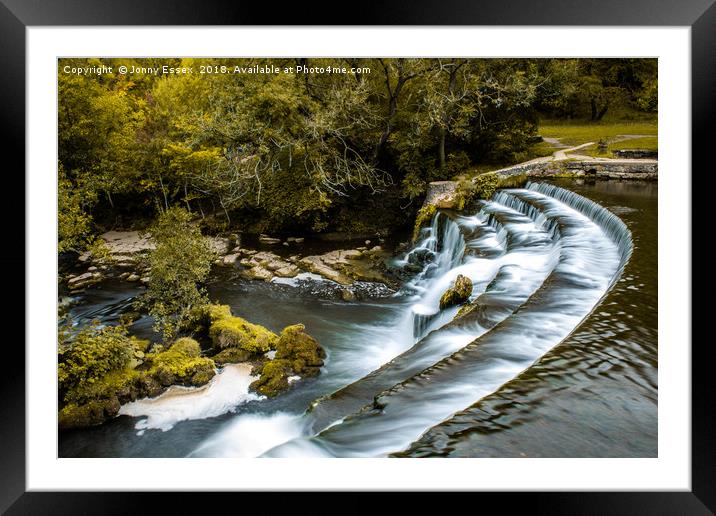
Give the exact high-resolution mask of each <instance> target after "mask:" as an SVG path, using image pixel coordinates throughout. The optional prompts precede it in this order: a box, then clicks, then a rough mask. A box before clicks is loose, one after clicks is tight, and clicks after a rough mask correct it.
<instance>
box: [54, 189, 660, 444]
mask: <svg viewBox="0 0 716 516" xmlns="http://www.w3.org/2000/svg"><path fill="white" fill-rule="evenodd" d="M559 184H560V186H562V187H564V188H566V189H567V190H569V191H571V192H575V193H577V194H580V195H582V196H584V197H586V198H588V199H592V200H594V201H596V202H597V203H599V204H600V205H602V206H604V207H606V208H607V210H609V211H610V212H612V213H615V214H616V215H618V217H619V218H620V219H621V220H622V221H624V223H625V224H626V227H627V228H628V231H627V230H626V228H623V227H622V225H621V222H619V221H618V220H612V218H610V217H611V215H610V214H609V212H606V211H604V210H601V208H599V207H598V206H596V207H595V206H592V205H589V206H588V205H587V204H585V203H584V202H582V201H581V198H577V197H570V196H569V192H567V194H566V195H567V197H564V198H561V197H560V194H559V193H558V191H556V190H550V187H549V186H546V185H541V186H540V185H533V187H532V188H530V189H529V190H514V191H505V192H501V193H498V194H496V196H494V197H493V199H492V201H491V202H489V203H482V205H481V206H480V207H479V209H477V210H476V211H475V212H474V214H468V216H464V215H463V216H460V215H455V214H443V213H440V214H438V215H437V216H436V217H435V218H434V220H433V223H432V225H431V226H430V227H429V228H426V229H425V230H424V231H423V234H422V235H421V239H420V242H419V244H418V245H417V246H416V248H415V249H414V250H413V251H412V252H413V253H419V254H421V255H425V254H431V256H432V258H433V259H432V260H431V261H430V263H429V265H428V266H427V267H426V269H425V270H424V271H423V273H421V274H419V275H418V276H417V277H416V278H415V279H414V280H412V281H411V282H409V284H408V285H406V286H405V288H404V289H403V290H402V291H401V292H400V293H398V294H397V295H388V294H387V293H385V292H381V291H378V294H380V295H376V296H375V297H373V298H371V299H370V300H367V301H360V302H345V301H342V300H340V298H338V297H337V296H336V295H334V293H333V291H332V285H330V284H329V283H327V282H325V281H317V280H316V278H313V277H310V276H308V277H304V279H300V278H299V279H298V280H289V281H286V282H283V283H264V282H258V281H249V280H243V279H241V278H240V277H238V275H236V274H234V273H232V272H230V271H226V270H219V271H217V273H216V274H215V275H214V276H213V277H212V281H211V283H210V285H209V291H210V295H211V297H212V298H213V299H215V300H217V301H220V302H222V303H226V304H229V305H231V307H232V310H233V312H234V313H235V314H237V315H241V316H242V317H245V318H247V319H248V320H251V321H253V322H256V323H259V324H262V325H265V326H267V327H268V328H270V329H272V330H274V331H278V330H280V329H281V328H282V327H284V326H286V325H288V324H293V323H297V322H302V323H303V324H305V326H306V329H307V331H308V332H309V333H310V334H311V335H313V336H314V337H315V338H316V339H317V340H318V341H319V342H320V343H321V344H322V345H323V346H324V348H325V349H326V351H327V354H328V357H327V359H326V366H325V368H324V370H323V372H322V373H321V375H319V377H317V378H315V379H310V380H302V381H301V385H298V386H297V388H295V389H292V390H291V391H290V392H288V393H287V394H285V395H282V396H279V397H277V398H276V399H273V400H266V399H258V397H256V396H254V395H252V394H250V393H247V392H246V386H247V384H248V377H247V375H248V372H247V371H246V370H241V369H240V368H225V370H224V371H223V372H222V373H221V374H219V375H217V377H215V380H214V381H213V382H212V384H210V385H209V386H208V387H206V388H203V390H202V391H201V392H181V391H179V390H177V389H174V390H172V391H171V392H168V393H166V394H165V395H163V396H162V397H161V398H160V399H157V400H152V401H148V402H140V403H138V404H131V405H132V406H131V407H127V406H125V408H123V413H124V414H133V415H134V416H137V417H130V416H128V415H122V416H119V417H117V418H116V419H114V420H112V421H110V422H108V423H106V424H104V425H101V426H99V427H95V428H91V429H83V430H73V431H65V432H61V433H60V435H59V455H60V456H62V457H193V456H199V457H237V456H239V457H240V456H245V457H251V456H259V455H266V456H305V455H311V456H346V457H361V456H391V455H392V456H410V457H421V456H456V457H483V456H489V457H513V456H539V457H565V456H569V457H654V456H656V453H657V382H656V378H657V323H656V321H657V254H656V253H657V184H656V183H655V182H634V181H631V182H622V181H597V182H588V181H584V180H570V181H563V182H559ZM631 240H633V244H634V245H633V250H632V246H631ZM630 255H631V257H629V256H630ZM407 258H408V257H403V259H407ZM624 263H626V267H625V268H624V270H623V272H622V268H623V265H624ZM457 274H463V275H466V276H468V277H470V278H471V279H472V281H473V283H474V285H475V288H474V291H473V295H472V297H473V298H476V299H478V300H479V301H480V303H481V305H480V308H479V310H475V311H473V312H471V313H469V314H467V315H465V316H464V317H462V318H459V319H456V320H455V321H451V320H452V319H453V316H454V315H455V313H456V312H457V308H453V309H448V310H445V311H442V312H439V311H438V310H437V303H438V300H439V297H440V294H441V293H442V292H443V291H444V290H445V288H447V287H448V286H449V285H450V283H451V282H452V281H453V280H454V279H455V277H456V276H457ZM612 284H613V285H612ZM610 287H611V290H609V289H610ZM140 291H141V289H140V288H138V287H136V286H133V285H132V284H128V283H120V282H105V283H103V284H100V285H98V286H95V287H91V288H90V289H88V290H87V291H86V293H84V294H83V295H82V296H81V298H79V299H77V300H76V301H77V302H76V304H74V305H73V306H72V307H71V308H70V312H69V317H70V318H72V319H73V320H75V321H76V322H78V323H80V324H82V323H83V322H86V321H87V320H89V319H92V318H100V319H101V320H103V321H105V322H114V321H116V319H117V318H118V316H119V315H120V314H121V313H122V312H123V311H125V310H127V309H128V308H129V305H130V303H131V299H132V298H133V297H134V296H136V295H137V294H138V293H139V292H140ZM605 292H608V293H607V294H606V297H604V298H602V297H603V296H604V294H605ZM585 317H586V319H584V318H585ZM583 319H584V320H583ZM582 320H583V321H582ZM580 322H581V324H580ZM150 325H151V321H149V320H147V319H146V318H145V319H140V320H139V321H138V322H137V323H135V325H134V327H133V328H132V331H133V332H134V333H137V334H138V335H140V336H149V335H150ZM555 346H556V347H555ZM185 391H190V390H188V389H185ZM187 396H191V397H192V398H188V397H187ZM189 400H191V401H189ZM374 400H375V401H374ZM307 409H310V410H308V412H307Z"/></svg>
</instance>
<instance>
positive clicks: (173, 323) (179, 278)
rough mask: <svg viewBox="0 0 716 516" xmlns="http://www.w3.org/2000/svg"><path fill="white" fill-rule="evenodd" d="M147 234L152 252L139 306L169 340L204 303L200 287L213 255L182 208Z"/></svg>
mask: <svg viewBox="0 0 716 516" xmlns="http://www.w3.org/2000/svg"><path fill="white" fill-rule="evenodd" d="M149 233H150V235H151V237H152V239H153V241H154V243H155V246H156V248H155V249H154V250H153V251H152V252H151V253H150V255H149V265H150V267H151V271H150V273H149V285H148V288H147V291H146V292H145V293H144V295H143V296H142V297H141V299H140V301H139V304H140V307H143V308H146V309H147V310H148V312H149V314H150V315H151V316H153V317H154V319H155V321H156V322H155V331H161V332H162V333H163V335H164V337H165V339H166V340H171V339H172V338H173V337H174V336H176V334H177V331H178V329H179V327H180V326H181V325H182V323H183V322H184V321H185V320H186V318H187V316H188V315H189V312H190V311H191V309H192V308H194V307H197V306H201V305H203V304H205V303H207V296H206V292H205V291H204V289H203V288H202V287H201V283H202V282H203V281H204V280H205V279H206V277H207V276H208V275H209V271H210V270H211V263H212V260H213V259H214V252H213V251H212V248H211V244H210V242H209V239H208V238H206V237H204V236H202V235H201V232H200V230H199V228H198V227H197V225H196V224H195V223H194V222H193V220H192V216H191V214H190V213H189V212H187V211H186V210H184V209H182V208H169V209H168V210H166V211H165V212H163V213H162V214H161V215H160V216H159V218H158V220H157V221H156V223H155V224H154V225H153V226H152V227H151V228H150V230H149Z"/></svg>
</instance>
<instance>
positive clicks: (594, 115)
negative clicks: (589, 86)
mask: <svg viewBox="0 0 716 516" xmlns="http://www.w3.org/2000/svg"><path fill="white" fill-rule="evenodd" d="M591 104H592V118H591V120H592V122H594V121H595V120H596V119H597V100H596V99H595V98H594V97H592V98H591Z"/></svg>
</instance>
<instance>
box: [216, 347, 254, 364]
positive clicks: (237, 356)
mask: <svg viewBox="0 0 716 516" xmlns="http://www.w3.org/2000/svg"><path fill="white" fill-rule="evenodd" d="M254 356H255V355H254V354H253V353H251V352H249V351H246V350H245V349H239V348H226V349H222V350H221V351H219V352H218V353H217V354H216V355H214V356H213V357H211V358H212V360H213V361H214V363H215V364H216V365H224V364H238V363H241V362H246V361H248V360H251V359H252V358H253V357H254Z"/></svg>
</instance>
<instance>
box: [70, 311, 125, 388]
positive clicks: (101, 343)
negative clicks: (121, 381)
mask: <svg viewBox="0 0 716 516" xmlns="http://www.w3.org/2000/svg"><path fill="white" fill-rule="evenodd" d="M133 356H134V345H133V341H132V340H131V339H130V338H129V337H128V336H127V329H126V328H125V327H124V326H106V327H102V326H100V324H99V323H98V322H97V321H94V322H93V323H92V324H91V325H89V326H87V327H86V328H83V329H82V330H80V331H79V333H77V334H76V335H75V336H71V335H70V334H69V333H68V332H67V331H62V332H61V333H60V343H59V351H58V357H57V359H58V369H57V376H58V382H59V390H60V394H61V397H62V398H64V397H65V396H66V395H67V394H68V393H70V392H71V391H73V390H76V389H78V388H80V387H81V388H86V387H87V386H88V385H91V384H93V383H95V382H98V381H100V380H101V379H102V378H103V377H104V376H105V375H106V374H107V373H109V372H110V371H117V370H121V369H123V368H125V367H126V366H127V365H128V364H129V362H130V360H131V359H132V357H133Z"/></svg>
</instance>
